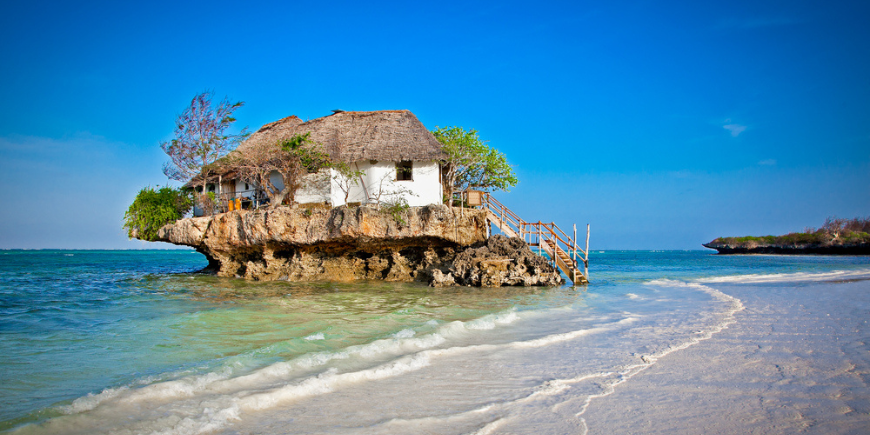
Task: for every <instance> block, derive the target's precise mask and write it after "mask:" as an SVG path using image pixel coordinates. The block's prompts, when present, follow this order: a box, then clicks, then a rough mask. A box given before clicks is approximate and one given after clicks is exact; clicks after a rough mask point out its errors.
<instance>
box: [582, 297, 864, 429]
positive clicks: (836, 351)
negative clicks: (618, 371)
mask: <svg viewBox="0 0 870 435" xmlns="http://www.w3.org/2000/svg"><path fill="white" fill-rule="evenodd" d="M706 285H708V286H710V287H713V288H715V289H717V290H719V291H721V292H723V293H725V294H728V295H731V296H734V297H736V298H739V299H740V300H741V301H742V303H743V304H744V307H745V309H744V310H742V311H740V312H738V313H737V314H736V316H735V320H736V321H735V322H734V323H733V324H731V325H730V326H729V327H728V328H727V329H725V330H723V331H721V332H720V333H718V334H716V335H715V336H713V337H712V338H711V339H709V340H706V341H704V342H702V343H699V344H698V345H696V346H692V347H690V348H688V349H685V350H683V351H680V352H674V353H671V354H670V355H668V356H666V357H665V358H662V359H661V360H660V361H658V363H657V364H655V365H653V366H651V367H650V368H648V369H647V370H645V371H644V372H643V373H640V374H638V375H637V376H635V377H633V378H632V379H631V380H630V381H628V382H625V383H623V384H622V385H620V386H619V387H618V388H617V389H616V390H615V391H614V393H613V394H611V395H609V396H606V397H601V398H597V399H595V400H593V401H592V402H591V403H590V405H589V407H588V409H587V410H586V412H585V413H584V414H583V417H584V418H585V423H586V426H587V428H588V433H590V434H595V433H599V434H603V433H622V434H651V433H662V434H664V433H667V434H675V433H685V434H695V433H720V434H738V433H758V434H761V433H763V434H790V433H811V434H854V433H868V432H870V387H868V383H870V346H868V343H870V328H868V321H870V281H866V280H864V281H853V282H827V283H819V282H780V283H706Z"/></svg>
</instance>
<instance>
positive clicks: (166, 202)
mask: <svg viewBox="0 0 870 435" xmlns="http://www.w3.org/2000/svg"><path fill="white" fill-rule="evenodd" d="M191 207H193V197H192V195H191V192H190V191H185V190H181V189H173V188H171V187H169V186H167V187H161V188H159V189H157V190H155V189H154V188H153V187H150V186H149V187H146V188H144V189H142V190H140V191H139V194H138V195H136V199H135V200H133V204H130V208H128V209H127V212H126V213H124V225H123V227H124V229H126V230H127V237H130V238H131V239H132V238H137V239H139V240H147V241H150V242H153V241H154V240H157V230H159V229H160V227H162V226H164V225H166V224H169V223H172V222H175V221H177V220H178V219H181V218H182V217H184V215H185V214H186V213H187V212H189V211H190V209H191Z"/></svg>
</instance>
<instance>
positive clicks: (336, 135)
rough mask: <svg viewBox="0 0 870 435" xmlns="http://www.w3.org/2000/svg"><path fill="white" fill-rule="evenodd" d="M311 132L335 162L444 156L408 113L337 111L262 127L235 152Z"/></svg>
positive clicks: (435, 158) (433, 138)
mask: <svg viewBox="0 0 870 435" xmlns="http://www.w3.org/2000/svg"><path fill="white" fill-rule="evenodd" d="M305 133H310V134H311V136H310V138H311V140H313V141H314V142H316V143H319V144H321V145H322V146H323V150H324V151H326V152H327V153H329V156H330V158H331V159H332V160H334V161H343V162H348V163H350V162H356V161H360V160H382V161H400V160H414V161H428V160H440V159H442V158H443V157H444V154H443V152H442V151H441V143H439V142H438V140H437V139H435V136H433V135H432V133H430V132H429V130H426V127H424V126H423V123H421V122H420V120H419V119H417V117H416V116H414V114H413V113H411V112H410V111H408V110H379V111H376V112H341V111H338V112H336V113H333V114H332V115H329V116H324V117H323V118H317V119H312V120H310V121H307V122H303V121H302V120H301V119H299V118H298V117H296V116H289V117H287V118H284V119H281V120H279V121H275V122H272V123H269V124H266V125H264V126H263V127H261V128H260V129H259V130H257V132H256V133H254V134H252V135H251V137H249V138H248V139H247V140H246V141H245V142H243V143H242V144H241V145H239V148H238V151H239V152H242V153H244V152H245V149H247V148H249V147H253V146H256V145H259V144H264V143H275V142H277V141H279V140H284V139H290V138H292V137H293V136H295V135H302V134H305Z"/></svg>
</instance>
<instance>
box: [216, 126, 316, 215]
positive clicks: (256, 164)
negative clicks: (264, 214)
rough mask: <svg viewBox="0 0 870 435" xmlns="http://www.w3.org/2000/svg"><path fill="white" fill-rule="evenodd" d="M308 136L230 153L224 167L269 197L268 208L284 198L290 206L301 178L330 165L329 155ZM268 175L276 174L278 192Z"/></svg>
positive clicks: (262, 144) (276, 204)
mask: <svg viewBox="0 0 870 435" xmlns="http://www.w3.org/2000/svg"><path fill="white" fill-rule="evenodd" d="M309 136H310V135H309V133H305V134H303V135H296V136H294V137H292V138H290V139H286V140H283V141H279V142H275V143H268V142H262V143H259V144H254V145H253V146H251V147H250V148H247V149H246V150H245V152H244V153H240V152H235V153H233V154H231V155H230V157H229V158H228V161H227V163H226V168H228V169H230V170H235V171H237V172H238V174H239V176H240V177H241V178H243V179H245V180H250V181H252V182H254V184H257V185H259V186H260V187H261V188H262V189H263V190H264V191H265V192H266V195H267V196H269V203H270V205H269V207H271V208H274V207H277V206H278V205H280V204H281V203H283V202H284V199H285V198H286V199H289V201H290V202H291V203H292V202H294V201H295V195H296V190H297V189H299V187H300V186H301V185H302V179H303V177H304V176H305V175H307V174H310V173H315V172H317V171H319V170H321V169H323V168H328V167H330V166H331V164H332V163H331V162H330V160H329V155H328V154H326V153H325V152H323V151H321V146H320V145H319V144H317V143H315V142H313V141H312V140H311V139H310V137H309ZM272 172H278V174H280V176H281V180H282V182H283V184H284V187H283V188H282V189H279V188H278V187H277V186H275V185H274V184H273V183H272V180H271V179H270V177H269V175H270V174H271V173H272Z"/></svg>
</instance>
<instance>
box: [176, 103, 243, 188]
mask: <svg viewBox="0 0 870 435" xmlns="http://www.w3.org/2000/svg"><path fill="white" fill-rule="evenodd" d="M213 97H214V93H213V92H210V91H206V92H203V93H201V94H199V95H196V96H195V97H193V99H192V100H191V101H190V106H188V107H187V108H186V109H184V112H181V115H178V118H177V119H176V120H175V138H174V139H172V140H170V141H168V142H164V143H162V144H160V147H161V148H163V151H165V152H166V154H168V155H169V158H170V161H169V162H166V163H165V164H164V165H163V173H164V174H166V176H167V177H169V178H170V179H172V180H177V181H181V182H182V183H186V182H188V181H190V180H192V179H193V177H196V176H197V175H200V174H201V176H202V180H200V184H201V186H202V193H203V194H204V193H205V191H206V189H205V187H206V182H207V179H208V175H209V172H210V168H212V167H213V164H214V163H215V162H216V161H217V160H218V159H220V158H221V157H223V156H225V155H226V154H227V153H228V152H230V151H232V150H233V149H235V147H236V145H238V144H239V142H241V141H242V140H244V139H245V138H246V137H247V136H248V131H247V128H244V129H242V131H241V132H239V133H238V134H230V133H228V132H227V130H228V129H229V128H230V126H231V125H232V124H233V123H234V122H236V118H234V117H233V112H235V111H236V109H238V108H239V107H242V106H243V105H244V104H245V103H244V102H242V101H239V102H236V103H230V101H229V100H228V99H226V98H224V99H223V100H222V101H221V102H220V103H218V104H217V105H214V104H212V98H213Z"/></svg>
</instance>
